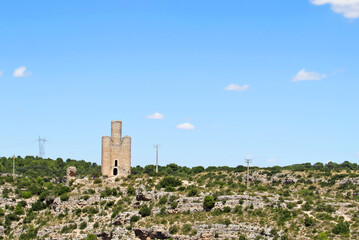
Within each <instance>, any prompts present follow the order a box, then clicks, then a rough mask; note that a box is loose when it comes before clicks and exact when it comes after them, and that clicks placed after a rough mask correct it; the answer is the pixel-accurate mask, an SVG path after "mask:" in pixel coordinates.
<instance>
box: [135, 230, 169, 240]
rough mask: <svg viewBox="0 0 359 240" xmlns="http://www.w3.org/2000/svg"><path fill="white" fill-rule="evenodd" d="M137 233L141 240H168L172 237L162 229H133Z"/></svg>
mask: <svg viewBox="0 0 359 240" xmlns="http://www.w3.org/2000/svg"><path fill="white" fill-rule="evenodd" d="M133 231H134V232H135V235H136V237H138V238H140V239H141V240H146V239H148V238H150V239H168V238H170V237H171V236H170V235H169V234H168V232H166V231H165V230H163V229H162V228H150V229H144V228H135V229H133Z"/></svg>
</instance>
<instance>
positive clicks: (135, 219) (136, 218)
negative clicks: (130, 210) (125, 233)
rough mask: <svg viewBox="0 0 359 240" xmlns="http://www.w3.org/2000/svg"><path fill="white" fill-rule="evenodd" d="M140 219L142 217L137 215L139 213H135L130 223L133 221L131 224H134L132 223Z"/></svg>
mask: <svg viewBox="0 0 359 240" xmlns="http://www.w3.org/2000/svg"><path fill="white" fill-rule="evenodd" d="M138 220H140V217H139V216H137V215H134V216H132V217H131V219H130V223H131V224H132V223H135V222H137V221H138Z"/></svg>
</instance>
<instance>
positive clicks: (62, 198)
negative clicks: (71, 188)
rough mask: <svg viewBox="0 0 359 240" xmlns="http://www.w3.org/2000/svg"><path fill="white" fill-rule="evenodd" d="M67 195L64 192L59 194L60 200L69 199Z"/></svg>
mask: <svg viewBox="0 0 359 240" xmlns="http://www.w3.org/2000/svg"><path fill="white" fill-rule="evenodd" d="M69 198H70V197H69V195H67V194H66V193H65V194H62V195H61V196H60V199H61V201H63V202H64V201H67V200H69Z"/></svg>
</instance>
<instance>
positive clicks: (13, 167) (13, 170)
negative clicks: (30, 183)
mask: <svg viewBox="0 0 359 240" xmlns="http://www.w3.org/2000/svg"><path fill="white" fill-rule="evenodd" d="M12 179H15V154H14V155H13V156H12Z"/></svg>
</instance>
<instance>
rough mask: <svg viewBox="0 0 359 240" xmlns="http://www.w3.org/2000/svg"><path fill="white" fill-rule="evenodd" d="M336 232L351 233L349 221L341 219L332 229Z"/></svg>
mask: <svg viewBox="0 0 359 240" xmlns="http://www.w3.org/2000/svg"><path fill="white" fill-rule="evenodd" d="M332 232H333V233H334V234H341V235H349V232H350V230H349V223H348V222H344V221H340V222H339V223H338V224H337V225H336V226H335V227H334V228H333V230H332Z"/></svg>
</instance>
